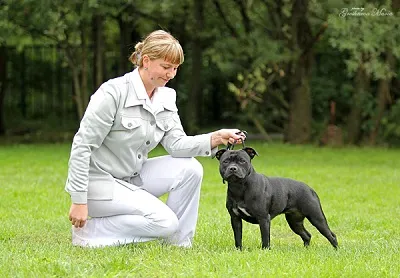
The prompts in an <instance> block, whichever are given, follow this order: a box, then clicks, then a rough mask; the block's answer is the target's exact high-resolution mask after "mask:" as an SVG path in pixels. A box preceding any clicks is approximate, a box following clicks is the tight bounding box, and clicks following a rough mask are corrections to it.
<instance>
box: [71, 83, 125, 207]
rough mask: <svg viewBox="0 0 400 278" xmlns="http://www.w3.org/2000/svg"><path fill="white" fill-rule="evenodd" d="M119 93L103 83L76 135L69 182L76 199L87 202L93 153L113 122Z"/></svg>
mask: <svg viewBox="0 0 400 278" xmlns="http://www.w3.org/2000/svg"><path fill="white" fill-rule="evenodd" d="M115 96H116V90H115V89H114V88H112V87H111V86H109V85H104V84H103V85H102V86H101V87H100V88H99V89H98V90H97V91H96V92H95V93H94V94H93V95H92V97H91V99H90V102H89V104H88V107H87V109H86V111H85V114H84V116H83V118H82V120H81V123H80V127H79V130H78V132H77V133H76V134H75V136H74V139H73V142H72V148H71V155H70V159H69V163H68V179H67V183H66V186H65V190H66V191H67V192H68V193H69V194H70V195H71V200H72V202H73V203H76V204H86V203H87V188H88V183H89V163H90V156H91V154H92V152H93V150H95V149H97V148H98V147H99V146H100V145H101V144H102V142H103V140H104V138H105V137H106V135H107V134H108V132H109V131H110V129H111V126H112V125H113V122H114V118H115V114H116V112H117V107H118V103H117V101H116V97H115Z"/></svg>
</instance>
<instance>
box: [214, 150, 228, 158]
mask: <svg viewBox="0 0 400 278" xmlns="http://www.w3.org/2000/svg"><path fill="white" fill-rule="evenodd" d="M224 152H226V149H222V150H219V151H217V153H216V154H215V157H216V158H217V159H218V160H219V159H220V158H221V156H222V155H223V154H224Z"/></svg>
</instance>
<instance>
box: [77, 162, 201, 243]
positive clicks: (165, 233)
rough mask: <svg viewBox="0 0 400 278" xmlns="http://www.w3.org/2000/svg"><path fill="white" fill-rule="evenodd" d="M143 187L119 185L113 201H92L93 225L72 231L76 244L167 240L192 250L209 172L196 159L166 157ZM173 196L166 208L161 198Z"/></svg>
mask: <svg viewBox="0 0 400 278" xmlns="http://www.w3.org/2000/svg"><path fill="white" fill-rule="evenodd" d="M140 176H141V178H142V180H143V186H140V187H139V188H138V189H137V190H132V189H129V188H127V187H125V186H123V185H121V184H120V183H118V182H115V185H114V197H113V199H112V200H111V201H97V200H88V210H89V216H90V217H89V219H88V221H87V222H86V224H85V226H84V227H83V228H75V227H74V226H73V227H72V244H73V245H78V246H83V247H101V246H110V245H121V244H127V243H134V242H144V241H149V240H155V239H160V238H161V239H164V241H165V242H166V243H169V244H172V245H177V246H183V247H191V246H192V239H193V236H194V233H195V229H196V223H197V215H198V207H199V199H200V187H201V182H202V178H203V167H202V165H201V164H200V163H199V162H198V161H197V160H196V159H194V158H173V157H171V156H160V157H156V158H150V159H148V160H147V162H146V163H145V164H144V165H143V168H142V171H141V173H140ZM165 193H169V194H168V199H167V201H166V203H164V202H162V201H161V200H159V199H158V197H160V196H162V195H164V194H165Z"/></svg>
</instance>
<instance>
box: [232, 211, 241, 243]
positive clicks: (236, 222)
mask: <svg viewBox="0 0 400 278" xmlns="http://www.w3.org/2000/svg"><path fill="white" fill-rule="evenodd" d="M231 225H232V230H233V235H234V237H235V246H236V248H237V249H240V250H242V219H241V218H240V217H238V216H233V215H231Z"/></svg>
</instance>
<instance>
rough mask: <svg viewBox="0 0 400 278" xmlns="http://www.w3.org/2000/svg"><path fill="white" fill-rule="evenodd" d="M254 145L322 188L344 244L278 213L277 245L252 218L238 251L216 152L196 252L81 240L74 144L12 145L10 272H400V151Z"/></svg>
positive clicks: (5, 228) (8, 168)
mask: <svg viewBox="0 0 400 278" xmlns="http://www.w3.org/2000/svg"><path fill="white" fill-rule="evenodd" d="M248 144H250V143H248ZM251 145H252V147H254V148H255V149H256V150H257V151H258V153H259V156H258V157H256V158H254V160H253V164H254V167H255V168H256V170H257V171H258V172H262V173H265V174H267V175H270V176H284V177H290V178H294V179H298V180H302V181H304V182H306V183H308V184H309V185H310V186H311V187H313V188H314V189H315V191H316V192H317V193H318V195H319V197H320V199H321V203H322V207H323V209H324V212H325V215H326V217H327V219H328V223H329V226H330V228H331V229H332V231H333V232H335V233H336V235H337V238H338V241H339V249H338V250H334V248H333V247H332V246H331V245H330V244H329V242H328V241H327V240H326V239H325V238H324V237H323V236H322V235H320V234H319V233H318V231H317V230H316V229H315V228H314V227H313V226H311V224H310V223H309V222H307V221H306V228H307V229H308V230H309V231H310V232H311V234H312V235H313V237H312V240H311V245H310V247H309V248H304V247H303V245H302V241H301V239H300V237H298V236H297V235H295V234H294V233H293V232H292V231H291V230H290V228H289V227H288V225H287V224H286V222H285V219H284V216H278V217H277V218H275V219H274V220H273V221H272V225H271V250H261V248H260V246H261V242H260V233H259V229H258V227H257V226H256V225H251V224H247V223H246V224H244V229H243V246H244V248H243V251H241V252H240V251H237V250H236V249H235V248H234V242H233V234H232V230H231V227H230V220H229V216H228V213H227V211H226V209H225V194H226V185H224V184H223V183H222V179H221V178H220V176H219V173H218V161H217V160H216V159H210V158H199V161H200V162H201V163H202V164H203V166H204V172H205V177H204V182H203V187H202V195H201V201H200V202H201V204H200V212H199V222H198V226H197V227H198V228H197V232H196V236H195V243H194V247H193V248H192V249H181V248H177V247H172V246H164V245H161V244H160V243H159V242H158V241H153V242H148V243H142V244H137V245H127V246H124V247H108V248H101V249H83V248H79V247H73V246H71V243H70V240H71V235H70V223H69V221H68V210H69V206H70V199H69V196H68V194H67V193H65V192H64V183H65V178H66V174H67V162H68V156H69V148H70V145H69V144H53V145H51V144H49V145H7V146H0V191H1V194H0V221H1V225H0V277H363V278H365V277H400V266H399V262H400V255H399V253H400V252H399V251H400V250H399V247H400V218H399V215H400V150H399V149H397V150H396V149H384V148H376V149H373V148H340V149H339V148H318V147H314V146H290V145H283V144H278V143H277V144H266V143H261V142H253V143H252V144H251ZM162 153H163V150H162V149H157V150H155V152H154V153H152V155H159V154H162Z"/></svg>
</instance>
